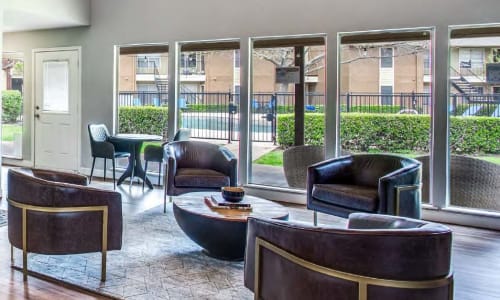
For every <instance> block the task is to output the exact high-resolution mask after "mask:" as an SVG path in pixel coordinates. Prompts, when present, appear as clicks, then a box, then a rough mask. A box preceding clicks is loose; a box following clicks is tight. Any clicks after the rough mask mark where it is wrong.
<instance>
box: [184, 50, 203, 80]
mask: <svg viewBox="0 0 500 300" xmlns="http://www.w3.org/2000/svg"><path fill="white" fill-rule="evenodd" d="M180 65H181V66H180V67H181V74H183V75H195V74H204V73H205V57H204V55H203V54H202V53H201V52H191V53H189V52H187V53H181V62H180Z"/></svg>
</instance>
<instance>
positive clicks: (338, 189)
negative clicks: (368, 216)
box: [312, 184, 378, 212]
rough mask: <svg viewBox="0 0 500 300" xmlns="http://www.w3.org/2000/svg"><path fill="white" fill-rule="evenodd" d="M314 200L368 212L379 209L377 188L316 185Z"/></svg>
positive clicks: (314, 187) (348, 185)
mask: <svg viewBox="0 0 500 300" xmlns="http://www.w3.org/2000/svg"><path fill="white" fill-rule="evenodd" d="M312 196H313V198H314V199H316V200H319V201H322V202H326V203H330V204H334V205H338V206H343V207H348V208H351V209H354V210H361V211H366V212H372V211H375V210H376V209H377V207H378V190H377V188H372V187H366V186H359V185H350V184H315V185H314V186H313V190H312Z"/></svg>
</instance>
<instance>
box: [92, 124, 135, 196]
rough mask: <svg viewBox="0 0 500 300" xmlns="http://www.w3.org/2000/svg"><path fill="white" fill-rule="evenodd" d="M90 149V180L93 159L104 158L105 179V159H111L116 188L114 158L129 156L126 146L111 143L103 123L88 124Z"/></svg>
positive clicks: (114, 186) (93, 164) (93, 163)
mask: <svg viewBox="0 0 500 300" xmlns="http://www.w3.org/2000/svg"><path fill="white" fill-rule="evenodd" d="M88 130H89V137H90V150H91V152H92V157H93V160H92V169H91V171H90V182H91V181H92V175H93V174H94V166H95V159H96V158H97V157H100V158H104V180H106V160H107V159H111V162H112V164H113V188H116V175H115V159H116V158H124V157H129V156H130V151H129V149H128V148H127V146H124V145H120V144H119V143H111V142H110V141H109V140H108V139H109V131H108V128H107V127H106V125H104V124H89V125H88Z"/></svg>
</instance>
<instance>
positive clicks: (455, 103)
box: [452, 94, 457, 116]
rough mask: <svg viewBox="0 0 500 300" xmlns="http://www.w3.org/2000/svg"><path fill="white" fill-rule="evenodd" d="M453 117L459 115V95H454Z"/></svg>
mask: <svg viewBox="0 0 500 300" xmlns="http://www.w3.org/2000/svg"><path fill="white" fill-rule="evenodd" d="M452 99H453V115H454V116H456V115H457V94H453V97H452Z"/></svg>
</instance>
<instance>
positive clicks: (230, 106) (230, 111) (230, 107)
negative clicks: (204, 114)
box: [227, 92, 235, 144]
mask: <svg viewBox="0 0 500 300" xmlns="http://www.w3.org/2000/svg"><path fill="white" fill-rule="evenodd" d="M228 95H229V97H228V99H229V103H228V105H227V109H228V114H229V120H228V123H229V124H228V126H227V128H228V137H227V143H228V144H231V138H232V136H233V119H234V116H233V111H234V110H235V108H234V104H233V98H232V94H231V92H229V93H228Z"/></svg>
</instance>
